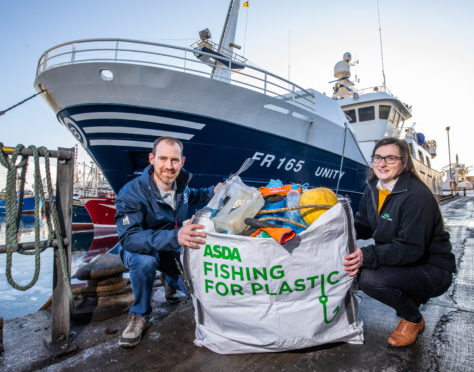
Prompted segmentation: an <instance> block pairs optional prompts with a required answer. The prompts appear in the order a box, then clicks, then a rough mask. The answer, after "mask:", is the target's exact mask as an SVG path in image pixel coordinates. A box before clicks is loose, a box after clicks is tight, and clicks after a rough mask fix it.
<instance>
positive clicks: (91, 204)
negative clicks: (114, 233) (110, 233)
mask: <svg viewBox="0 0 474 372" xmlns="http://www.w3.org/2000/svg"><path fill="white" fill-rule="evenodd" d="M81 201H82V202H83V203H84V206H85V208H86V209H87V212H89V215H90V217H91V219H92V223H93V226H94V230H96V229H99V230H101V229H102V230H103V229H108V230H115V229H116V228H117V227H116V225H115V198H107V197H82V198H81Z"/></svg>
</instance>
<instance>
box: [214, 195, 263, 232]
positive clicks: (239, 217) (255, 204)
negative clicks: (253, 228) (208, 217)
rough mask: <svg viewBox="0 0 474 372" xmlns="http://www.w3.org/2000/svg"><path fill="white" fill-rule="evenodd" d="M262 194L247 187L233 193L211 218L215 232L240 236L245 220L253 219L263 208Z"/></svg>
mask: <svg viewBox="0 0 474 372" xmlns="http://www.w3.org/2000/svg"><path fill="white" fill-rule="evenodd" d="M264 203H265V202H264V200H263V197H262V194H260V192H259V191H258V190H257V189H254V188H252V187H248V186H247V189H240V190H238V191H237V192H236V193H234V194H233V195H232V196H231V197H230V199H229V200H228V201H227V203H226V204H225V205H224V207H223V208H222V209H221V210H220V211H219V212H218V213H217V214H216V216H215V217H213V218H212V221H213V222H214V226H215V229H216V231H217V232H221V233H227V234H240V233H241V232H242V231H244V229H245V227H246V225H245V222H244V220H245V219H246V218H253V217H255V215H256V214H257V212H258V211H259V210H260V209H261V208H262V207H263V204H264Z"/></svg>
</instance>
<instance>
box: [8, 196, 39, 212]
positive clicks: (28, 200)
mask: <svg viewBox="0 0 474 372" xmlns="http://www.w3.org/2000/svg"><path fill="white" fill-rule="evenodd" d="M4 194H5V193H4V192H2V195H1V196H0V213H2V214H5V200H4V198H3V195H4ZM41 208H42V200H41V198H40V199H39V209H40V210H41ZM34 213H35V197H34V195H33V192H32V191H25V193H24V196H23V206H22V209H21V214H34Z"/></svg>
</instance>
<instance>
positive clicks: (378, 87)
mask: <svg viewBox="0 0 474 372" xmlns="http://www.w3.org/2000/svg"><path fill="white" fill-rule="evenodd" d="M373 92H385V93H388V94H390V95H391V96H394V97H396V96H395V95H394V94H393V93H392V92H391V91H390V89H388V88H387V87H386V86H383V85H376V86H373V87H367V88H362V89H357V93H358V94H359V95H361V94H365V93H373Z"/></svg>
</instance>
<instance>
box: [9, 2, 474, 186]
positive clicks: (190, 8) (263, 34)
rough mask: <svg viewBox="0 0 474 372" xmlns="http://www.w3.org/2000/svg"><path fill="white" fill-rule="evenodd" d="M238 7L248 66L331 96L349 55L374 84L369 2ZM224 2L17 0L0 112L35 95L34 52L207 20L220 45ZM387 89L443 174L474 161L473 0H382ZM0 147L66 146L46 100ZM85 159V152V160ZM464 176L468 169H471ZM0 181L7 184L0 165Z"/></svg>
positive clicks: (20, 112) (22, 117)
mask: <svg viewBox="0 0 474 372" xmlns="http://www.w3.org/2000/svg"><path fill="white" fill-rule="evenodd" d="M249 4H250V6H249V8H244V7H241V8H240V15H239V17H240V18H239V25H238V33H237V38H236V43H237V44H240V45H241V46H242V47H243V49H242V52H243V53H244V54H245V57H247V58H248V59H249V61H251V62H252V63H254V64H255V65H257V66H259V67H261V68H264V69H266V70H268V71H270V72H273V73H276V74H277V75H280V76H282V77H285V78H288V76H289V77H290V79H291V80H292V81H294V82H295V83H297V84H299V85H301V86H303V87H305V88H314V89H316V90H318V91H321V92H326V93H327V94H328V95H330V94H331V92H332V90H331V86H330V85H329V84H328V82H329V81H331V80H333V68H334V64H335V63H336V62H338V61H339V60H340V59H341V58H342V55H343V53H344V52H345V51H350V52H351V53H352V55H353V57H354V59H355V60H359V64H358V66H357V67H356V68H355V69H354V71H353V73H355V74H357V77H358V78H359V79H360V83H359V85H358V87H359V88H363V87H369V86H374V85H381V84H382V81H383V80H382V71H381V56H380V43H379V34H378V27H379V26H378V19H377V1H376V0H360V1H353V0H351V1H349V0H339V1H330V0H324V1H322V0H293V1H288V0H285V1H283V0H250V1H249ZM227 7H228V1H226V0H199V1H196V0H172V1H169V0H166V1H165V0H153V1H152V0H135V1H130V0H128V1H127V0H81V1H68V0H61V1H59V0H43V1H37V0H22V1H4V2H2V11H1V12H0V45H1V56H2V58H0V82H1V87H2V89H1V90H0V110H4V109H6V108H7V107H9V106H11V105H13V104H15V103H17V102H19V101H21V100H22V99H24V98H26V97H28V96H30V95H31V94H33V93H35V91H34V89H33V81H34V78H35V69H36V64H37V62H38V59H39V57H40V56H41V54H42V53H43V52H44V51H45V50H46V49H48V48H50V47H52V46H54V45H57V44H60V43H63V42H66V41H72V40H77V39H85V38H97V37H119V38H130V39H137V40H147V41H156V42H165V43H170V44H177V45H181V46H189V45H190V44H191V43H192V42H193V41H195V40H197V38H198V31H199V30H201V29H203V28H205V27H208V28H209V29H210V30H211V32H212V34H213V40H214V41H216V42H218V40H219V36H220V33H221V30H222V26H223V22H224V18H225V15H226V11H227ZM379 7H380V18H381V27H382V40H383V52H384V64H385V75H386V81H387V85H388V87H389V89H390V90H391V91H392V92H393V93H394V94H395V95H397V96H398V98H400V99H401V100H402V101H403V102H406V103H408V104H410V105H413V111H412V113H413V119H412V120H411V121H412V122H413V121H414V122H416V129H417V130H418V131H420V132H423V133H424V134H425V136H426V138H427V139H436V141H437V143H438V157H437V158H436V159H434V161H433V162H432V163H433V165H434V167H435V168H437V169H440V168H441V167H442V166H444V165H447V164H448V144H447V135H446V130H445V128H446V126H447V125H449V126H450V127H451V131H450V142H451V157H452V160H453V161H454V157H455V154H459V160H460V162H462V163H465V164H467V165H474V144H473V138H474V130H473V129H472V127H473V124H474V123H473V121H474V119H473V118H472V116H471V115H470V114H469V111H470V108H471V107H472V106H473V103H472V98H473V94H472V92H471V91H472V89H473V86H474V84H473V83H474V74H473V72H472V71H471V69H472V66H473V60H474V48H473V46H474V27H472V26H471V24H472V17H473V15H474V2H473V1H468V0H463V1H461V0H459V1H456V0H454V1H449V2H448V1H440V0H430V1H428V0H418V1H417V0H415V1H414V0H411V1H408V0H390V1H389V0H380V2H379ZM0 141H1V142H3V143H4V144H5V145H16V144H18V143H22V144H24V145H25V146H28V145H30V144H34V145H37V146H40V145H44V146H46V147H48V148H51V149H55V148H57V147H58V146H62V147H73V146H74V145H75V143H76V142H75V141H74V139H73V137H72V135H71V134H70V133H69V132H68V131H66V129H65V128H64V127H63V126H62V125H61V124H59V122H58V121H57V120H56V118H55V115H54V113H53V112H52V111H51V110H50V108H49V107H48V106H47V105H46V103H45V102H44V101H43V99H42V98H39V97H37V98H35V99H33V100H32V101H30V102H27V103H25V104H23V105H21V106H19V107H17V108H16V109H14V110H12V111H9V112H8V113H6V114H5V115H3V116H0ZM81 159H85V157H84V156H82V155H81ZM471 173H472V172H471ZM0 175H1V180H0V187H3V183H4V176H3V175H4V170H3V167H2V169H1V171H0Z"/></svg>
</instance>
